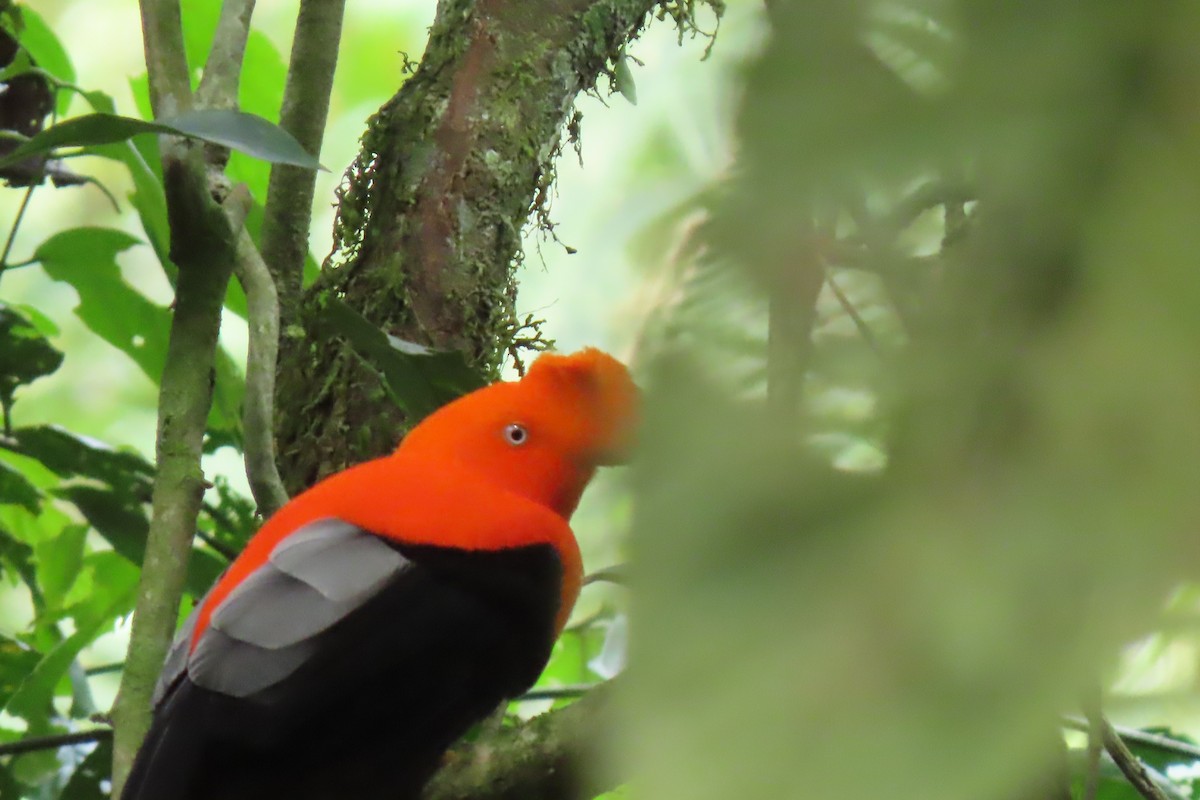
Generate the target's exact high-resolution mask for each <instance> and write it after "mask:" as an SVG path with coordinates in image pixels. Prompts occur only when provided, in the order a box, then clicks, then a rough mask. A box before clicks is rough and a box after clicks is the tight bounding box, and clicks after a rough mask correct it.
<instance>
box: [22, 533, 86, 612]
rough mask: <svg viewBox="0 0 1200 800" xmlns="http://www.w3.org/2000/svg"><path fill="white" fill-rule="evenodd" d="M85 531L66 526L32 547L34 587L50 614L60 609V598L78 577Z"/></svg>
mask: <svg viewBox="0 0 1200 800" xmlns="http://www.w3.org/2000/svg"><path fill="white" fill-rule="evenodd" d="M87 532H88V529H87V526H86V525H68V526H66V527H65V528H63V529H62V530H61V531H59V533H58V535H56V536H54V537H53V538H46V539H43V540H42V541H40V542H38V543H37V545H35V546H34V548H33V552H34V558H35V559H36V562H37V570H38V585H39V586H40V587H41V590H42V595H43V597H44V599H45V603H46V605H47V608H48V610H50V611H52V612H53V611H55V610H57V609H58V608H59V607H60V606H61V604H62V600H63V597H64V596H65V595H66V594H67V592H68V591H69V590H70V588H71V586H72V585H73V584H74V583H75V580H76V579H77V578H78V577H79V571H80V567H81V566H82V564H83V546H84V542H85V541H86V539H87Z"/></svg>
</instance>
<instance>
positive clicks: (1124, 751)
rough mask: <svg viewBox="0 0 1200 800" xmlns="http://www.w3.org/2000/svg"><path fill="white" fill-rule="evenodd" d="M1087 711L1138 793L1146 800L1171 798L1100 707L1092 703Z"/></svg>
mask: <svg viewBox="0 0 1200 800" xmlns="http://www.w3.org/2000/svg"><path fill="white" fill-rule="evenodd" d="M1089 705H1091V704H1089ZM1085 712H1086V714H1087V718H1088V722H1089V723H1090V727H1091V730H1094V731H1099V733H1100V735H1101V739H1102V741H1103V742H1104V749H1105V750H1106V751H1107V752H1108V755H1109V756H1110V757H1111V758H1112V760H1113V762H1114V763H1116V765H1117V768H1118V769H1120V770H1121V774H1123V775H1124V776H1125V779H1126V780H1128V781H1129V783H1130V785H1131V786H1133V788H1134V789H1135V790H1137V793H1138V794H1140V795H1141V796H1142V797H1144V798H1146V800H1169V798H1168V797H1167V795H1166V793H1165V792H1163V790H1162V789H1160V788H1159V786H1158V784H1157V783H1155V782H1154V779H1153V778H1151V777H1150V773H1148V772H1147V771H1146V766H1145V765H1144V764H1143V763H1142V762H1141V761H1139V760H1138V757H1137V756H1135V755H1134V754H1133V753H1132V752H1131V751H1130V749H1129V747H1128V746H1127V745H1126V744H1125V742H1123V741H1121V737H1120V736H1119V735H1118V734H1117V732H1116V731H1115V730H1114V729H1113V726H1112V724H1111V723H1110V722H1109V721H1108V720H1107V719H1105V717H1104V714H1102V713H1101V711H1100V708H1099V707H1098V706H1095V705H1092V706H1091V707H1089V708H1087V709H1085Z"/></svg>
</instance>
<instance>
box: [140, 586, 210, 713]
mask: <svg viewBox="0 0 1200 800" xmlns="http://www.w3.org/2000/svg"><path fill="white" fill-rule="evenodd" d="M199 616H200V604H199V603H197V604H196V607H195V608H193V609H192V613H191V614H188V617H187V619H185V620H184V621H183V627H181V628H180V629H179V633H177V634H175V641H173V642H172V643H171V649H170V650H168V651H167V658H166V661H164V662H163V668H162V672H160V673H159V675H158V683H156V684H154V694H153V695H152V696H151V698H150V705H151V706H152V707H154V708H157V707H158V704H159V703H160V702H162V699H163V697H165V696H166V694H167V689H169V688H170V687H171V686H172V685H173V684H174V683H175V681H177V680H179V678H180V676H182V675H183V671H184V669H186V668H187V662H188V645H189V643H190V642H191V641H192V633H193V632H194V631H195V630H196V618H197V617H199Z"/></svg>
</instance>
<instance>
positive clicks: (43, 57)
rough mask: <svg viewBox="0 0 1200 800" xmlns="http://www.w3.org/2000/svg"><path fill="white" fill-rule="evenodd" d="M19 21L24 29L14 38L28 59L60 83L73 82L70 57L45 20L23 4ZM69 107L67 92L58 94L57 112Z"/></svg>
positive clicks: (73, 68)
mask: <svg viewBox="0 0 1200 800" xmlns="http://www.w3.org/2000/svg"><path fill="white" fill-rule="evenodd" d="M21 19H22V21H23V23H24V26H23V30H22V31H21V32H20V34H19V35H18V36H17V40H18V41H19V42H20V43H21V47H23V48H25V52H26V53H28V54H29V57H30V58H32V59H33V61H34V62H35V63H36V64H37V65H38V67H40V68H41V69H43V70H45V71H46V72H48V73H50V74H51V75H53V76H54V77H55V78H57V79H58V80H59V81H60V82H62V83H74V82H75V67H74V66H73V65H72V64H71V57H70V56H69V55H68V54H67V50H66V48H65V47H63V46H62V42H60V41H59V40H58V37H57V36H55V35H54V31H53V30H51V29H50V26H49V25H47V24H46V21H45V20H44V19H42V17H41V15H40V14H38V13H37V12H36V11H34V10H33V9H32V8H30V7H29V6H27V5H25V6H22V7H21ZM70 104H71V95H70V93H69V92H59V95H58V113H59V114H65V113H66V111H67V106H69V105H70Z"/></svg>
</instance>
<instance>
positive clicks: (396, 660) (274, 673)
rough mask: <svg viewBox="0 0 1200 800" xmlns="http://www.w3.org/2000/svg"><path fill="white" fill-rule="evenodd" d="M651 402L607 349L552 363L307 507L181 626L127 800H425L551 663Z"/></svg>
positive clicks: (279, 521) (464, 404) (268, 532)
mask: <svg viewBox="0 0 1200 800" xmlns="http://www.w3.org/2000/svg"><path fill="white" fill-rule="evenodd" d="M638 406H639V390H638V388H637V387H636V385H635V384H634V382H633V380H632V378H631V377H630V374H629V372H628V370H627V369H626V367H625V366H624V365H623V364H622V363H621V362H620V361H618V360H617V359H615V358H613V357H612V356H610V355H608V354H607V353H604V352H602V351H600V350H597V349H592V348H587V349H584V350H581V351H579V352H576V353H573V354H558V353H552V352H551V353H544V354H542V355H541V356H540V357H539V358H537V359H536V360H535V361H534V362H533V364H532V365H531V366H530V367H529V369H528V371H527V372H526V374H525V375H524V376H523V377H521V378H520V379H519V380H515V381H500V382H496V383H493V384H491V385H489V386H485V387H483V388H481V389H478V390H476V391H474V392H471V393H469V394H466V395H463V396H462V397H460V398H458V399H456V400H454V401H451V402H450V403H448V404H446V405H444V406H442V407H441V408H440V409H438V410H436V411H434V412H433V413H432V414H430V415H429V416H428V417H426V418H425V419H424V420H422V421H421V422H419V423H418V424H417V425H416V426H414V427H413V428H412V429H411V430H410V431H409V432H408V434H407V435H406V436H405V437H404V438H403V440H402V441H401V443H400V445H399V446H398V447H397V448H396V449H395V451H394V452H393V453H392V454H390V455H387V456H384V457H382V458H378V459H375V460H372V461H367V462H364V463H362V464H359V465H357V466H353V467H350V468H348V469H346V470H344V471H342V472H339V473H335V474H333V475H331V476H329V477H327V478H325V479H324V480H322V481H320V482H318V483H317V484H315V485H314V486H313V487H312V488H310V489H308V490H307V491H305V492H303V493H301V494H299V495H297V496H296V497H295V498H294V499H292V500H291V501H290V502H289V503H287V504H286V505H284V506H283V507H282V508H281V509H280V510H279V511H278V512H277V513H275V514H274V515H273V516H272V517H271V518H270V519H269V520H267V521H266V522H265V523H264V524H263V526H262V527H261V528H260V529H259V531H258V532H257V533H256V534H255V535H254V536H253V537H252V538H251V539H250V541H249V542H248V543H247V545H246V547H245V549H244V550H243V551H242V552H241V554H240V555H239V556H238V557H237V558H236V559H235V560H234V561H233V562H232V563H231V564H230V566H229V567H228V569H227V570H226V571H225V573H224V574H223V575H222V576H221V577H220V578H219V579H218V580H217V582H216V583H215V584H214V585H213V587H212V588H211V589H210V590H209V591H208V593H207V594H206V595H205V596H204V597H203V598H202V599H201V600H200V601H199V602H198V603H197V604H196V606H195V608H194V609H193V611H192V613H191V615H190V616H189V618H188V619H187V620H186V621H185V623H184V624H183V626H182V627H181V629H180V631H179V633H178V635H177V637H176V639H175V641H174V643H173V645H172V646H171V648H170V649H169V651H168V653H167V656H166V660H165V663H164V666H163V670H162V673H161V677H160V678H159V681H158V684H157V686H156V687H155V690H154V694H153V698H152V705H153V717H152V722H151V725H150V729H149V731H148V733H147V736H146V738H145V740H144V742H143V744H142V747H141V749H140V750H139V752H138V754H137V756H136V758H135V760H134V763H133V766H132V768H131V770H130V773H129V777H128V779H127V781H126V783H125V786H124V788H123V790H122V794H121V798H122V800H168V799H169V800H240V799H241V798H289V799H291V800H323V799H324V798H342V797H352V798H356V799H358V798H374V797H379V798H385V797H386V798H389V800H405V799H406V798H416V797H418V796H419V794H420V792H421V789H422V788H423V786H424V785H425V783H426V782H427V781H428V780H429V778H430V777H431V776H432V774H433V773H434V772H435V771H436V770H437V768H438V767H439V765H440V764H441V762H442V760H443V757H444V754H445V752H446V750H447V749H448V748H449V747H450V746H451V745H452V744H453V743H454V742H455V741H456V740H457V739H458V738H459V737H461V736H462V735H463V734H464V733H465V732H466V731H467V730H468V729H469V728H470V727H471V726H472V725H473V724H475V723H476V722H478V721H479V720H481V719H482V718H484V717H486V716H487V715H488V714H489V713H491V712H492V711H493V710H495V709H496V708H497V707H498V706H499V704H500V703H502V702H504V701H505V700H507V699H509V698H513V697H516V696H518V695H520V694H521V693H523V692H524V691H526V690H527V689H528V688H529V687H530V686H531V685H532V684H533V683H534V682H535V681H536V680H537V678H538V676H539V675H540V673H541V671H542V669H543V668H544V667H545V665H546V662H547V660H548V659H549V656H550V651H551V648H552V647H553V645H554V642H555V641H556V639H557V637H558V635H559V634H560V633H561V632H562V629H563V627H564V625H565V624H566V622H567V618H568V617H569V615H570V613H571V609H572V607H573V605H574V603H575V600H576V598H577V597H578V594H579V591H580V588H581V585H582V579H583V565H582V558H581V555H580V550H579V546H578V544H577V542H576V540H575V536H574V533H573V532H572V530H571V527H570V524H569V523H570V517H571V515H572V513H573V512H574V510H575V508H576V505H577V504H578V502H579V499H580V496H581V495H582V493H583V491H584V489H585V487H586V486H587V484H588V483H589V481H590V480H591V478H592V477H593V475H594V473H595V472H596V470H597V468H599V467H602V466H607V465H613V464H619V463H624V462H625V461H626V459H627V458H628V456H629V453H630V451H631V448H632V447H633V442H634V438H635V435H636V433H635V432H636V428H637V417H638Z"/></svg>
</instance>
